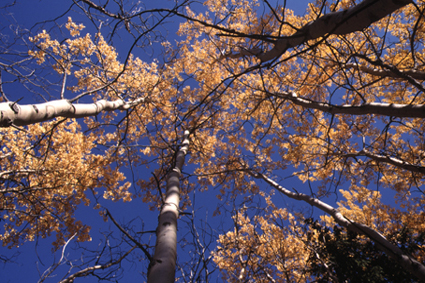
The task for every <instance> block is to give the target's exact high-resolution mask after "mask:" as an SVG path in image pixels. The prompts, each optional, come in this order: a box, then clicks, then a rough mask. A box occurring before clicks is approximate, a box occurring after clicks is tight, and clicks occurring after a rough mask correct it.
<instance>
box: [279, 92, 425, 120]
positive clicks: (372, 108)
mask: <svg viewBox="0 0 425 283" xmlns="http://www.w3.org/2000/svg"><path fill="white" fill-rule="evenodd" d="M271 95H274V96H276V97H280V98H283V99H285V100H290V101H292V102H293V103H294V104H295V105H298V106H302V107H305V108H309V109H317V110H321V111H323V112H326V113H329V114H333V115H334V114H350V115H367V114H370V115H372V114H375V115H382V116H393V117H400V118H425V104H417V105H412V104H399V103H385V102H370V103H364V104H361V105H350V104H345V105H335V104H330V103H326V102H317V101H313V100H310V99H307V98H302V97H298V95H297V94H296V93H295V92H283V93H272V94H271Z"/></svg>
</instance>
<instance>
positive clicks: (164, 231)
mask: <svg viewBox="0 0 425 283" xmlns="http://www.w3.org/2000/svg"><path fill="white" fill-rule="evenodd" d="M188 149H189V131H185V133H184V138H183V144H182V146H181V148H180V149H179V151H178V152H177V155H176V165H175V167H174V168H173V170H172V171H171V172H170V173H168V175H167V188H166V196H165V201H164V204H163V206H162V208H161V212H160V214H159V217H158V227H157V229H156V244H155V253H154V255H153V259H152V261H151V263H150V265H149V269H148V283H172V282H175V270H176V260H177V219H178V217H179V203H180V177H181V170H182V168H183V164H184V160H185V157H186V154H187V151H188Z"/></svg>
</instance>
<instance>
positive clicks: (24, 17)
mask: <svg viewBox="0 0 425 283" xmlns="http://www.w3.org/2000/svg"><path fill="white" fill-rule="evenodd" d="M3 2H4V1H3ZM7 2H11V1H10V0H7ZM16 2H17V3H16V5H15V6H13V7H11V8H8V9H7V11H5V10H3V11H0V13H1V16H2V17H3V18H4V17H7V18H8V19H9V20H11V21H9V22H6V21H4V20H3V19H2V21H1V24H0V26H1V28H2V30H1V32H2V33H3V34H7V33H8V32H10V29H9V27H10V25H11V24H13V22H12V19H13V20H15V21H16V23H17V24H19V25H21V26H22V27H24V28H27V29H31V28H33V29H32V31H34V32H36V31H37V30H38V29H39V28H41V27H42V26H43V24H41V23H42V22H43V21H44V20H46V19H52V18H54V17H57V16H58V15H61V14H62V13H64V12H65V11H66V10H67V8H68V7H69V5H70V3H72V1H65V0H62V1H57V0H35V1H34V0H17V1H16ZM307 3H308V1H294V0H289V1H287V7H288V8H291V9H294V10H295V11H296V14H300V13H302V12H303V11H304V10H305V8H306V7H307ZM170 4H172V2H170V1H167V0H164V1H155V5H157V6H158V7H162V6H161V5H167V6H170ZM2 5H4V4H2ZM73 19H74V21H76V22H78V21H79V20H81V21H86V20H85V18H84V17H83V16H77V15H75V16H73ZM177 21H178V18H176V17H173V18H172V19H171V20H170V21H168V23H167V24H166V26H165V28H166V29H169V30H174V31H175V30H176V28H177V26H178V22H177ZM57 22H58V23H65V22H66V17H63V18H62V19H59V20H57ZM86 26H87V30H85V32H86V31H87V32H93V31H94V30H95V29H94V28H93V26H90V24H89V23H87V24H86ZM175 39H177V36H176V35H174V34H173V33H170V34H168V35H167V40H168V41H170V42H171V43H173V41H174V40H175ZM114 42H115V44H116V47H117V50H119V51H123V52H125V51H127V50H128V48H129V47H130V46H129V45H128V44H126V42H125V40H124V41H119V40H118V39H116V40H114ZM152 50H153V51H155V48H152V49H151V50H150V51H148V54H146V53H145V52H144V51H143V50H135V54H136V56H140V57H141V58H142V59H144V60H146V61H149V60H152V57H150V55H152V53H151V51H152ZM153 54H154V56H159V54H158V53H157V52H156V53H155V52H154V53H153ZM5 90H6V91H7V92H8V94H11V95H10V97H9V98H10V99H11V100H18V99H20V98H23V100H22V102H21V103H23V102H32V99H33V97H31V95H28V94H27V93H25V89H23V88H21V87H19V86H15V85H13V86H10V87H8V88H5ZM191 170H193V168H191V167H186V168H184V171H185V172H188V173H190V172H191ZM152 171H153V170H152ZM133 173H134V175H135V176H136V178H149V177H150V176H151V171H150V170H149V169H146V168H134V171H133ZM126 174H127V175H128V178H129V180H130V181H131V178H132V176H131V174H132V173H131V172H130V171H127V172H126ZM285 175H287V176H288V175H290V173H288V172H286V173H285ZM282 185H284V186H286V187H288V188H290V187H302V186H304V187H305V185H302V184H301V182H299V181H297V180H295V178H291V179H288V180H285V183H284V184H282ZM215 195H216V192H214V191H212V190H211V191H209V192H207V193H196V196H195V200H196V201H195V203H196V208H195V209H196V214H195V215H196V219H197V223H198V224H199V225H201V226H202V225H206V224H208V225H210V226H211V227H214V229H216V231H222V230H226V229H228V228H229V227H232V222H231V220H230V218H229V215H228V214H227V215H226V214H223V216H227V217H213V212H214V210H215V209H216V204H217V202H216V201H215V200H214V201H211V199H212V198H215ZM192 197H193V196H192ZM275 200H276V201H275V202H276V203H277V204H278V205H281V206H285V207H292V206H296V205H299V203H294V202H292V201H291V200H288V199H287V198H285V197H283V196H281V195H276V197H275ZM103 205H104V206H105V207H107V208H108V209H109V210H110V212H111V213H112V215H114V217H115V219H116V220H117V221H118V222H119V223H121V224H125V223H129V222H130V221H131V220H133V219H135V221H134V222H133V223H132V225H133V228H134V229H138V231H142V230H143V231H152V230H154V229H155V228H156V225H157V216H158V212H157V211H150V210H149V209H148V208H147V205H145V204H144V203H142V202H141V200H140V199H136V200H135V201H132V202H130V203H122V202H117V203H112V202H107V201H104V202H103ZM76 218H77V219H82V220H83V221H84V223H85V224H87V225H90V226H92V238H93V241H92V242H90V243H84V244H81V245H82V246H84V247H89V248H91V249H95V248H98V249H100V248H101V247H102V246H101V245H102V244H103V243H105V239H106V237H105V235H106V234H107V233H109V232H111V231H114V233H115V234H114V235H115V236H116V237H119V233H118V231H117V229H116V228H115V227H114V226H113V224H112V223H111V222H110V221H109V222H107V223H105V222H103V221H102V218H101V217H100V216H99V214H98V212H97V211H95V210H93V209H92V208H91V207H81V208H79V209H78V211H77V212H76ZM182 218H183V220H186V221H187V220H188V217H187V216H183V217H182ZM179 225H180V226H179V227H180V231H179V233H180V236H181V237H183V236H184V235H185V234H186V233H187V229H186V226H185V224H184V221H181V222H180V224H179ZM204 227H207V226H204ZM206 232H209V230H208V229H207V231H206ZM142 239H143V241H145V242H149V243H150V244H151V245H153V244H154V243H155V237H154V235H153V234H152V233H146V234H144V236H143V238H142ZM188 239H189V240H190V237H189V238H188ZM205 240H206V243H209V242H210V241H212V242H211V244H212V245H214V243H215V239H214V238H209V237H208V236H206V238H205ZM76 247H77V243H75V241H72V242H71V243H70V244H69V246H68V247H67V249H66V250H65V255H66V257H67V259H68V260H70V261H71V262H74V263H75V264H77V263H78V262H79V260H80V258H81V249H80V250H77V251H74V250H73V249H74V248H76ZM123 247H124V248H129V247H130V245H128V244H123ZM188 251H189V250H186V252H188ZM15 252H17V253H19V255H18V256H17V257H13V258H12V259H13V261H14V263H9V264H7V265H3V266H0V278H2V279H1V282H36V281H38V278H39V276H40V274H42V273H43V272H44V271H46V270H47V269H48V268H49V267H50V265H51V264H53V263H55V262H57V261H58V259H59V258H60V257H61V251H57V252H56V253H54V254H52V252H51V239H38V240H37V241H36V242H29V243H26V244H24V245H23V246H22V247H21V248H19V249H16V250H15V249H13V250H6V249H5V248H2V249H1V252H0V253H1V254H2V255H5V256H12V255H14V253H15ZM86 255H87V252H86ZM139 255H141V254H140V253H139ZM190 256H191V255H190V254H189V253H187V254H185V253H180V254H179V260H181V261H188V260H190V259H191V257H190ZM139 260H140V261H143V256H140V258H139ZM144 262H145V263H146V264H145V263H143V262H142V264H139V263H137V264H132V263H131V262H126V263H125V266H124V274H123V276H124V280H123V281H122V282H124V281H125V282H133V281H136V280H140V279H141V277H140V275H139V270H138V268H140V266H143V265H145V267H147V261H146V260H144ZM69 267H70V265H64V266H62V267H61V268H60V269H58V272H57V273H59V274H61V275H58V276H57V277H54V278H51V279H50V280H46V281H45V282H56V281H58V280H59V279H61V278H62V276H63V275H64V274H65V273H66V270H67V269H68V268H69ZM75 271H76V270H73V272H75ZM55 273H56V272H55ZM216 274H217V272H216ZM217 275H218V274H217ZM95 281H96V280H94V279H93V278H92V277H89V278H87V279H79V280H77V281H76V282H95Z"/></svg>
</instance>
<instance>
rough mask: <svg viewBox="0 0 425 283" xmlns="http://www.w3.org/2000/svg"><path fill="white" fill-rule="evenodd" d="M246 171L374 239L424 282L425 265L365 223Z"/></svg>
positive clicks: (352, 229) (389, 254) (390, 255)
mask: <svg viewBox="0 0 425 283" xmlns="http://www.w3.org/2000/svg"><path fill="white" fill-rule="evenodd" d="M248 173H249V174H251V176H253V177H255V178H259V179H263V180H264V181H266V182H267V183H268V184H269V185H271V186H272V187H273V188H275V189H277V190H278V191H280V192H281V193H283V194H284V195H286V196H288V197H290V198H292V199H296V200H302V201H305V202H307V203H308V204H310V205H312V206H315V207H317V208H318V209H320V210H322V211H323V212H325V213H327V214H329V215H331V216H332V217H333V219H334V220H335V221H336V222H337V223H338V224H339V225H341V226H343V227H345V228H347V229H349V230H351V231H353V232H356V233H359V234H363V235H365V236H366V237H368V238H369V239H371V240H372V241H374V242H375V243H376V244H377V246H378V247H379V248H380V249H381V250H382V251H383V252H385V253H386V254H387V255H388V256H389V257H391V258H393V259H394V260H395V261H396V262H398V263H400V264H401V265H402V266H403V267H404V268H406V269H407V270H408V271H409V272H410V273H412V274H414V275H415V276H417V278H418V279H419V280H420V281H421V282H425V281H424V278H425V266H424V265H423V264H422V263H420V262H419V261H417V260H415V259H414V258H413V257H411V256H409V255H406V254H404V253H403V251H402V250H401V249H400V248H399V247H397V246H395V245H393V244H392V243H391V242H390V241H388V240H387V239H386V238H385V237H384V236H383V235H382V234H381V233H379V232H378V231H376V230H374V229H372V228H370V227H369V226H367V225H364V224H360V223H357V222H355V221H352V220H350V219H348V218H347V217H345V216H344V215H342V214H341V213H340V212H339V211H338V210H337V209H336V208H334V207H332V206H330V205H329V204H327V203H325V202H323V201H321V200H319V199H316V198H313V197H311V196H309V195H306V194H302V193H294V192H291V191H290V190H288V189H286V188H284V187H282V186H281V185H279V184H278V183H276V182H275V181H273V180H272V179H270V178H269V177H267V176H265V175H263V174H261V173H257V172H253V171H248Z"/></svg>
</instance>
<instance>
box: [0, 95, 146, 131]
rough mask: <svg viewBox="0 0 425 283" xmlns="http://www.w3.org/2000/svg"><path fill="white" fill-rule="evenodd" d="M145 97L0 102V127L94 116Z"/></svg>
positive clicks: (124, 107) (134, 103)
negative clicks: (24, 103)
mask: <svg viewBox="0 0 425 283" xmlns="http://www.w3.org/2000/svg"><path fill="white" fill-rule="evenodd" d="M146 100H147V99H146V98H144V97H143V98H138V99H135V100H133V101H131V102H125V101H124V100H122V99H117V100H114V101H107V100H104V99H102V100H98V101H96V102H94V103H71V102H69V101H68V100H66V99H61V100H53V101H49V102H45V103H40V104H32V105H19V104H18V103H16V102H2V103H0V127H10V126H12V125H14V126H26V125H30V124H35V123H39V122H45V121H49V120H51V119H53V118H56V117H65V118H82V117H88V116H96V115H97V114H99V113H100V112H102V111H115V110H128V109H129V108H131V107H134V106H136V105H138V104H140V103H144V102H145V101H146Z"/></svg>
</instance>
